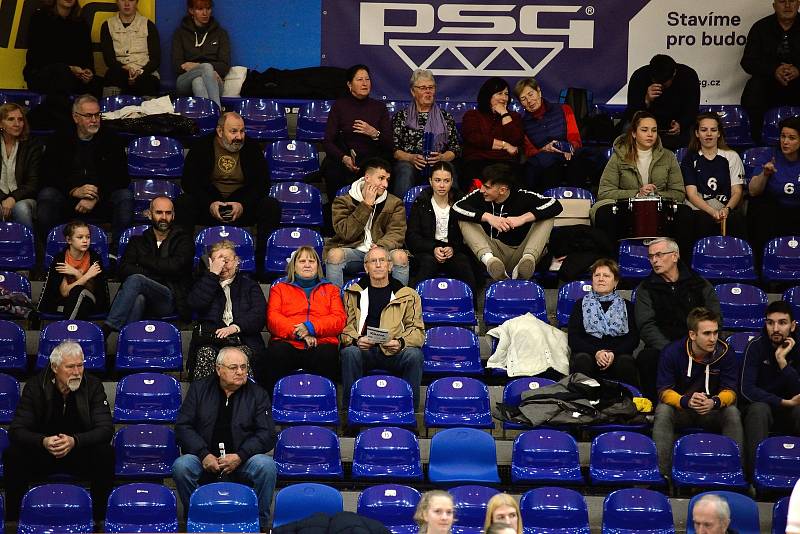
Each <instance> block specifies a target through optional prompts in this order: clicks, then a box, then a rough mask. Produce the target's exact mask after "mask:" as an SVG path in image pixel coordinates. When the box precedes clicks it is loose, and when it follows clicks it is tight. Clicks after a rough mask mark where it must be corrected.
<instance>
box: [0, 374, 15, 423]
mask: <svg viewBox="0 0 800 534" xmlns="http://www.w3.org/2000/svg"><path fill="white" fill-rule="evenodd" d="M18 403H19V382H18V381H17V379H16V378H14V377H13V376H10V375H7V374H4V373H0V423H2V424H8V423H10V422H11V420H12V419H13V418H14V412H16V411H17V404H18Z"/></svg>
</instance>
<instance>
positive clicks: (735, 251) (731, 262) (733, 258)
mask: <svg viewBox="0 0 800 534" xmlns="http://www.w3.org/2000/svg"><path fill="white" fill-rule="evenodd" d="M692 269H694V270H695V271H696V272H697V273H698V274H699V275H700V276H702V277H704V278H706V279H708V280H709V281H711V282H712V283H720V282H739V281H754V280H756V279H757V278H758V277H757V276H756V270H755V267H754V265H753V249H752V248H750V245H749V244H748V243H747V241H745V240H744V239H739V238H738V237H731V236H711V237H704V238H702V239H698V240H697V242H696V243H695V244H694V249H693V250H692Z"/></svg>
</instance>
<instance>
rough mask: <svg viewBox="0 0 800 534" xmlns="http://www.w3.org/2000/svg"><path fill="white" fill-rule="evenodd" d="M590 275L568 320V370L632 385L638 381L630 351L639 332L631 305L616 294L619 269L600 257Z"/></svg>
mask: <svg viewBox="0 0 800 534" xmlns="http://www.w3.org/2000/svg"><path fill="white" fill-rule="evenodd" d="M591 272H592V291H591V292H590V293H587V294H586V295H585V296H584V297H582V298H580V299H579V300H578V301H577V302H576V303H575V306H574V307H573V308H572V315H570V318H569V325H568V327H567V329H568V332H569V348H570V350H571V351H572V356H571V358H570V362H569V370H570V372H571V373H583V374H585V375H587V376H591V377H602V378H610V379H612V380H619V381H620V382H624V383H626V384H630V385H633V386H635V385H637V384H638V383H639V380H638V376H637V374H636V361H635V360H634V358H633V351H634V350H636V347H637V346H639V332H638V331H637V330H636V324H635V321H634V315H633V304H631V303H630V302H628V301H627V300H625V299H623V298H622V297H621V296H619V294H618V293H617V291H616V289H617V284H618V283H619V266H618V265H617V262H615V261H614V260H609V259H606V258H601V259H599V260H597V261H596V262H594V263H593V264H592V267H591Z"/></svg>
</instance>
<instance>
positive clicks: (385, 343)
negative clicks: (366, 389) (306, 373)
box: [340, 246, 425, 407]
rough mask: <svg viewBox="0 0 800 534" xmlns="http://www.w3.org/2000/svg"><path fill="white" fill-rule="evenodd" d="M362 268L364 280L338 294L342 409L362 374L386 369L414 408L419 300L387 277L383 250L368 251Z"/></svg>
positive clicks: (420, 335) (388, 262)
mask: <svg viewBox="0 0 800 534" xmlns="http://www.w3.org/2000/svg"><path fill="white" fill-rule="evenodd" d="M364 269H365V270H366V271H367V276H364V277H363V278H361V279H360V280H358V282H356V283H354V284H353V285H351V286H350V287H348V288H347V289H345V291H344V309H345V312H346V313H347V323H346V324H345V327H344V331H343V332H342V335H341V338H340V339H341V342H342V399H343V400H344V403H343V406H349V405H350V386H352V385H353V383H354V382H355V381H356V380H358V379H359V378H361V377H362V376H364V373H365V372H367V371H369V370H371V369H386V370H387V371H389V372H390V373H392V374H394V375H399V376H401V377H402V378H403V379H404V380H405V381H406V382H408V383H409V384H410V385H411V391H412V392H413V394H414V406H415V407H419V386H420V384H421V382H422V360H423V358H422V350H421V347H422V344H423V343H424V341H425V325H424V324H423V323H422V301H421V300H420V298H419V295H418V294H417V292H416V291H414V290H413V289H411V288H410V287H405V286H403V284H401V283H400V282H399V281H397V280H396V279H394V278H391V277H390V276H389V272H390V271H391V269H392V259H391V256H390V255H389V252H388V251H387V250H386V249H385V248H383V247H380V246H378V247H373V248H372V249H370V250H369V252H367V254H366V256H364ZM380 336H383V337H384V338H385V339H380Z"/></svg>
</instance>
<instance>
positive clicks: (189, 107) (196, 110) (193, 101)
mask: <svg viewBox="0 0 800 534" xmlns="http://www.w3.org/2000/svg"><path fill="white" fill-rule="evenodd" d="M172 104H173V106H174V107H175V113H178V114H179V115H182V116H184V117H187V118H189V119H192V120H194V121H195V122H196V123H197V127H198V128H199V132H198V133H197V137H199V136H203V135H207V134H209V133H211V132H213V131H214V130H215V129H216V127H217V120H218V119H219V106H218V105H217V103H216V102H214V101H213V100H209V99H208V98H203V97H199V96H181V97H178V98H176V99H175V100H174V101H173V102H172Z"/></svg>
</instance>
